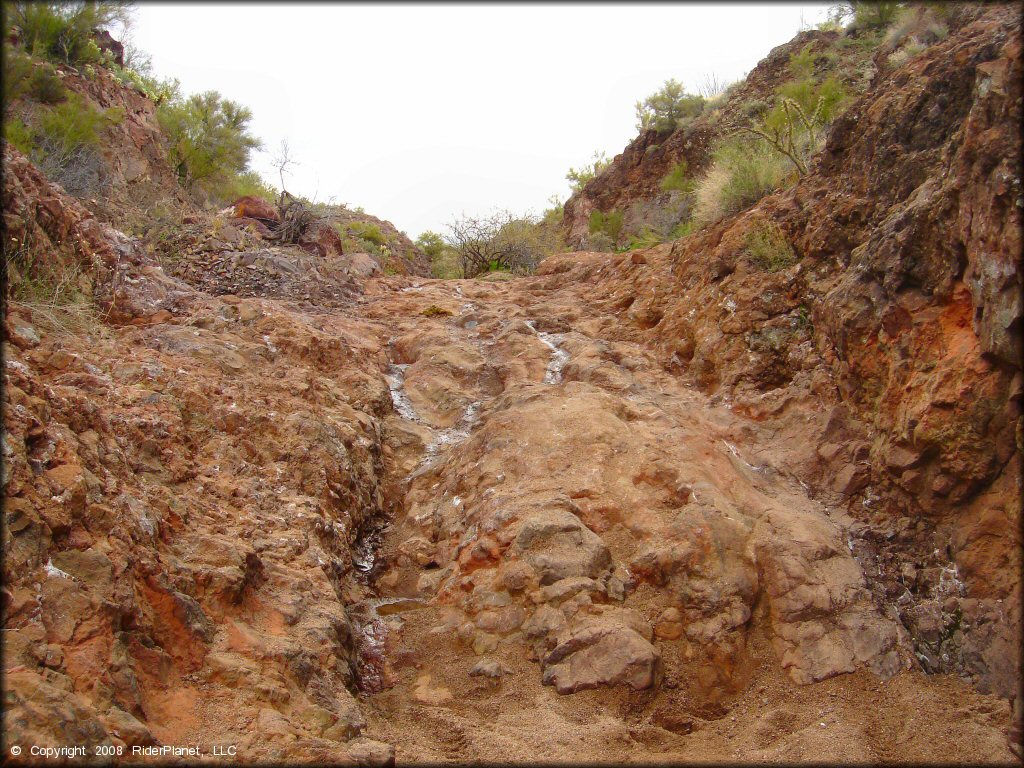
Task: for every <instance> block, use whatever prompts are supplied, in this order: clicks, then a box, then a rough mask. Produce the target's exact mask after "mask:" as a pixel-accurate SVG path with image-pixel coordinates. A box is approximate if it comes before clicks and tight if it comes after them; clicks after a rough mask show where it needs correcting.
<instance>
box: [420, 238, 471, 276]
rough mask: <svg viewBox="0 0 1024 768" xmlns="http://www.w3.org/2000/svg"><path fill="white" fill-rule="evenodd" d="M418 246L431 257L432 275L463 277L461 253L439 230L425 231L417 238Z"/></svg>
mask: <svg viewBox="0 0 1024 768" xmlns="http://www.w3.org/2000/svg"><path fill="white" fill-rule="evenodd" d="M416 246H417V247H418V248H419V249H420V250H421V251H423V253H425V254H426V255H427V256H428V257H429V258H430V275H431V277H437V278H441V279H454V278H459V277H462V269H461V267H460V266H459V254H458V252H457V251H456V250H455V249H453V248H451V247H450V246H449V245H448V243H446V242H445V241H444V238H443V237H442V236H441V235H439V234H438V233H437V232H430V231H427V232H424V233H423V234H421V235H420V236H419V237H417V238H416Z"/></svg>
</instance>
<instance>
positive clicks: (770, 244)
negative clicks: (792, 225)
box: [743, 221, 799, 272]
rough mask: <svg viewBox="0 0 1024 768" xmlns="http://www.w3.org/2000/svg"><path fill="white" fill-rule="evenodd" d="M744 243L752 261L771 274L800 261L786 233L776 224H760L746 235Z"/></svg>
mask: <svg viewBox="0 0 1024 768" xmlns="http://www.w3.org/2000/svg"><path fill="white" fill-rule="evenodd" d="M743 242H744V245H745V246H746V250H747V255H748V256H750V260H751V261H752V262H754V264H756V265H757V266H759V267H761V269H766V270H768V271H769V272H778V271H779V270H782V269H786V268H788V267H791V266H793V265H794V264H796V263H797V261H799V259H798V258H797V256H796V253H794V252H793V246H791V245H790V244H789V240H788V239H787V238H786V233H785V232H783V231H782V229H781V228H780V227H779V225H778V224H776V223H775V222H770V221H766V222H761V223H759V224H758V225H757V226H755V227H754V228H753V229H751V230H749V231H748V232H747V233H746V236H745V237H744V239H743Z"/></svg>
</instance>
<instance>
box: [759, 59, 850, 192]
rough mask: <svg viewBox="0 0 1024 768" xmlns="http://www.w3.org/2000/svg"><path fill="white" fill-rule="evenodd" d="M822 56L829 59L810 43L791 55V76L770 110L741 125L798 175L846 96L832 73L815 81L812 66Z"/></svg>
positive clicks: (815, 64)
mask: <svg viewBox="0 0 1024 768" xmlns="http://www.w3.org/2000/svg"><path fill="white" fill-rule="evenodd" d="M821 59H825V60H826V61H829V58H828V57H827V56H826V55H825V54H815V53H814V50H813V44H809V45H807V46H805V47H804V48H803V49H802V50H801V51H799V52H798V53H795V54H793V55H792V56H791V57H790V70H791V71H792V73H793V74H794V76H795V77H794V79H792V80H790V81H788V82H786V83H784V84H783V85H782V86H780V88H779V90H778V92H777V94H776V101H775V105H774V106H773V107H772V108H771V109H770V110H767V111H765V112H761V113H759V114H757V115H756V117H755V119H754V120H753V121H752V122H750V123H748V124H747V125H743V126H741V127H740V130H741V131H745V132H747V133H749V134H752V135H753V136H755V137H757V138H758V139H760V140H761V141H763V142H764V143H766V144H767V145H768V146H770V147H771V148H772V149H774V150H775V151H776V152H778V153H779V154H780V155H782V156H784V157H785V158H786V159H787V160H789V162H791V163H792V164H793V167H794V168H795V169H796V171H797V173H798V174H800V175H801V176H802V175H804V174H805V173H807V167H808V163H809V161H810V158H811V156H812V155H813V154H814V153H815V152H816V151H817V150H818V145H819V142H820V139H821V137H822V134H823V131H824V129H825V127H827V126H828V124H829V123H830V122H831V121H832V120H833V119H834V117H835V116H836V115H837V114H838V112H839V110H840V109H841V107H842V104H843V103H844V100H845V99H846V91H845V89H844V88H843V85H842V83H841V82H840V81H839V79H838V78H837V77H835V76H834V75H829V76H828V77H825V78H824V79H823V80H821V81H820V82H819V81H818V78H817V77H816V75H815V69H816V66H817V62H818V61H819V60H821Z"/></svg>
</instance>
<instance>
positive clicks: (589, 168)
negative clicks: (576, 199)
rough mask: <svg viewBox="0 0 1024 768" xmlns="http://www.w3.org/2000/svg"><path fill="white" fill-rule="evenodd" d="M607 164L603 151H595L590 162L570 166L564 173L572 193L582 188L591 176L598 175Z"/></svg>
mask: <svg viewBox="0 0 1024 768" xmlns="http://www.w3.org/2000/svg"><path fill="white" fill-rule="evenodd" d="M609 164H610V163H609V160H608V157H607V156H606V155H605V153H604V152H596V151H595V152H594V159H593V161H592V162H590V163H588V164H587V165H584V166H583V167H582V168H570V169H569V172H568V173H567V174H565V178H566V179H567V180H568V182H569V187H570V188H571V189H572V192H573V194H575V193H577V192H579V191H580V190H581V189H583V187H585V186H586V185H587V182H588V181H590V180H591V179H592V178H594V177H595V176H598V175H600V173H601V171H603V170H604V169H605V168H607V167H608V166H609Z"/></svg>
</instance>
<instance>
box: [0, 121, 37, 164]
mask: <svg viewBox="0 0 1024 768" xmlns="http://www.w3.org/2000/svg"><path fill="white" fill-rule="evenodd" d="M4 140H5V141H7V142H9V143H10V144H11V146H13V147H14V148H15V149H17V150H18V151H19V152H21V154H23V155H31V154H32V150H33V149H34V148H35V142H34V141H33V140H32V129H31V128H29V127H28V125H26V124H25V121H24V120H22V119H21V118H19V117H8V118H7V119H6V120H4Z"/></svg>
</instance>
